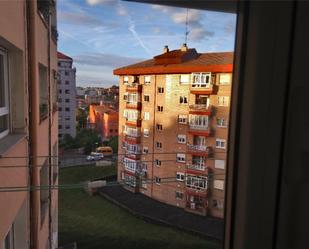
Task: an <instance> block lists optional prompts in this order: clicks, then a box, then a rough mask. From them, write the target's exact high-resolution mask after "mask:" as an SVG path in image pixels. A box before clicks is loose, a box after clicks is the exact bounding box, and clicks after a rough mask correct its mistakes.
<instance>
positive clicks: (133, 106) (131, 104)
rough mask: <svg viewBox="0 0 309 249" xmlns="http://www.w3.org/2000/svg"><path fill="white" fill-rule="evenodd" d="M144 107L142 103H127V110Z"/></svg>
mask: <svg viewBox="0 0 309 249" xmlns="http://www.w3.org/2000/svg"><path fill="white" fill-rule="evenodd" d="M141 107H142V103H141V102H129V101H127V103H126V108H128V109H140V108H141Z"/></svg>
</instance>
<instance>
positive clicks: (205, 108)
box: [189, 104, 213, 116]
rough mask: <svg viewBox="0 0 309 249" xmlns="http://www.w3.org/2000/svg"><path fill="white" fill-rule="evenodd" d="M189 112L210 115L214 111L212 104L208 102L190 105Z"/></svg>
mask: <svg viewBox="0 0 309 249" xmlns="http://www.w3.org/2000/svg"><path fill="white" fill-rule="evenodd" d="M189 108H190V110H189V113H190V114H204V115H208V116H210V115H211V113H212V109H213V108H212V106H210V105H207V104H194V105H189Z"/></svg>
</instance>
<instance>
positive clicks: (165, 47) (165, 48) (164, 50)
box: [163, 45, 170, 54]
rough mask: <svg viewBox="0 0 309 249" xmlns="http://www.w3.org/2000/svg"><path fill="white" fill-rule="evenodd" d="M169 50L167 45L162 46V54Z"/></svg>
mask: <svg viewBox="0 0 309 249" xmlns="http://www.w3.org/2000/svg"><path fill="white" fill-rule="evenodd" d="M169 51H170V50H169V49H168V46H167V45H165V46H164V48H163V54H165V53H168V52H169Z"/></svg>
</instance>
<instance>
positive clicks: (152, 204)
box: [100, 186, 223, 241]
mask: <svg viewBox="0 0 309 249" xmlns="http://www.w3.org/2000/svg"><path fill="white" fill-rule="evenodd" d="M100 195H101V196H103V197H105V198H107V199H109V200H110V201H112V202H114V203H116V204H117V205H119V206H121V207H123V208H125V209H127V210H128V211H130V212H131V213H133V214H134V215H136V216H139V217H142V218H144V219H146V220H149V221H151V222H155V223H160V224H164V225H168V226H172V227H176V228H178V229H181V230H185V231H189V232H191V233H194V234H198V235H200V236H202V237H206V238H208V239H213V240H216V241H222V238H223V220H222V219H218V218H213V217H204V216H199V215H194V214H191V213H188V212H185V211H184V210H183V209H181V208H177V207H173V206H170V205H166V204H163V203H161V202H158V201H155V200H153V199H151V198H149V197H147V196H145V195H142V194H133V193H131V192H129V191H127V190H125V189H124V188H122V187H121V186H108V187H104V188H101V189H100Z"/></svg>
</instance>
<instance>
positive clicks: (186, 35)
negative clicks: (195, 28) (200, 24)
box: [185, 8, 189, 44]
mask: <svg viewBox="0 0 309 249" xmlns="http://www.w3.org/2000/svg"><path fill="white" fill-rule="evenodd" d="M188 14H189V9H188V8H187V15H186V33H185V44H187V41H188V34H189V31H188Z"/></svg>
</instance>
